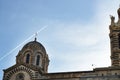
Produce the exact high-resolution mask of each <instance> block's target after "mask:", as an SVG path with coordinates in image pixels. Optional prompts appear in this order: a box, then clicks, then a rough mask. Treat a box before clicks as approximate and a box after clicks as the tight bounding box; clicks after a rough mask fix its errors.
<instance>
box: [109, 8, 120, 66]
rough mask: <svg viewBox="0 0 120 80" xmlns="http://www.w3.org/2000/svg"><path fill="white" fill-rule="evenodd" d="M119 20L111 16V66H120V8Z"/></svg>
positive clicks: (119, 12) (119, 10)
mask: <svg viewBox="0 0 120 80" xmlns="http://www.w3.org/2000/svg"><path fill="white" fill-rule="evenodd" d="M117 13H118V21H117V22H115V17H114V16H110V17H111V24H110V26H109V28H110V34H109V36H110V44H111V66H112V67H115V66H120V8H119V9H118V11H117Z"/></svg>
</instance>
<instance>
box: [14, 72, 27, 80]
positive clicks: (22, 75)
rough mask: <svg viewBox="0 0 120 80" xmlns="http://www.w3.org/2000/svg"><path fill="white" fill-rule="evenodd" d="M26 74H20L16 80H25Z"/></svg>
mask: <svg viewBox="0 0 120 80" xmlns="http://www.w3.org/2000/svg"><path fill="white" fill-rule="evenodd" d="M24 77H25V76H24V74H23V73H18V74H17V75H16V80H24Z"/></svg>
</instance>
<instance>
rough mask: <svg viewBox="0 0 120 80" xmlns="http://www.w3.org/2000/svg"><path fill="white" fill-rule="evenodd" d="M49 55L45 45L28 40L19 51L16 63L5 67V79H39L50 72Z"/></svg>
mask: <svg viewBox="0 0 120 80" xmlns="http://www.w3.org/2000/svg"><path fill="white" fill-rule="evenodd" d="M48 65H49V57H48V54H47V53H46V50H45V48H44V46H43V45H42V44H41V43H39V42H38V41H36V38H35V40H34V41H31V42H28V43H27V44H25V45H24V46H23V48H22V49H21V50H20V51H19V52H18V55H17V56H16V64H15V65H13V66H11V67H9V68H8V69H4V76H3V80H38V79H44V78H45V76H42V74H44V73H47V72H48Z"/></svg>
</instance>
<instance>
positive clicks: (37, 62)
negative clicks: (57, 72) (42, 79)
mask: <svg viewBox="0 0 120 80" xmlns="http://www.w3.org/2000/svg"><path fill="white" fill-rule="evenodd" d="M39 63H40V55H37V59H36V65H37V66H38V65H39Z"/></svg>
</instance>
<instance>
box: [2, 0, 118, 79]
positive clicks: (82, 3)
mask: <svg viewBox="0 0 120 80" xmlns="http://www.w3.org/2000/svg"><path fill="white" fill-rule="evenodd" d="M119 3H120V2H119V0H114V1H113V0H0V36H1V39H0V79H1V80H2V76H3V75H2V74H3V72H2V70H3V69H6V68H8V67H10V66H12V65H14V64H15V58H16V55H17V53H18V51H19V50H20V49H21V48H22V47H23V45H24V44H25V43H27V42H29V41H32V40H34V37H32V38H31V39H29V40H28V41H26V42H25V43H24V44H21V43H22V42H24V41H25V40H26V39H28V38H29V37H30V36H31V35H33V34H35V33H36V32H37V31H39V30H40V29H41V28H43V27H45V26H47V27H46V28H45V29H43V30H41V31H40V32H39V33H38V36H37V40H38V41H39V42H41V43H42V44H43V45H44V46H45V48H46V50H47V53H48V55H49V57H50V65H49V72H61V71H62V72H64V71H83V70H92V68H93V67H92V66H91V65H92V64H94V67H102V66H103V67H105V66H110V44H109V36H108V35H109V25H110V18H109V15H114V16H115V17H116V21H117V12H116V11H117V9H118V7H119ZM19 44H21V46H20V47H18V48H17V49H15V48H16V47H17V46H18V45H19ZM13 49H15V50H14V51H13V52H12V53H10V54H9V55H7V54H8V53H9V52H10V51H11V50H13ZM4 56H5V57H4ZM2 57H4V58H2Z"/></svg>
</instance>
